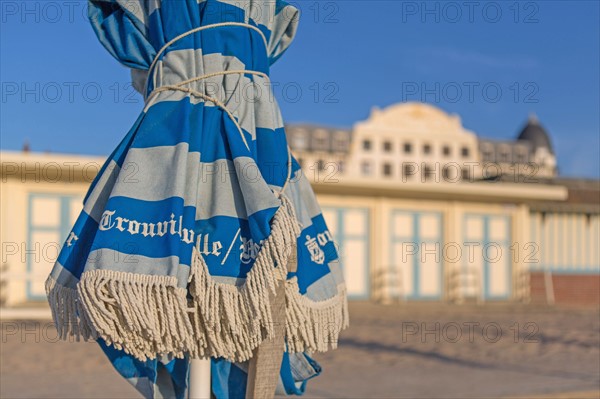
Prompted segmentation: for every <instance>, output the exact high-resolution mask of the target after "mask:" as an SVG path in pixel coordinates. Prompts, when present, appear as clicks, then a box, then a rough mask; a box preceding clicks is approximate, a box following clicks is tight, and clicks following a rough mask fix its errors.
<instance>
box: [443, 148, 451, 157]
mask: <svg viewBox="0 0 600 399" xmlns="http://www.w3.org/2000/svg"><path fill="white" fill-rule="evenodd" d="M442 154H444V156H446V157H448V156H450V146H448V145H445V146H444V147H442Z"/></svg>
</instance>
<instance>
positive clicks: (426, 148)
mask: <svg viewBox="0 0 600 399" xmlns="http://www.w3.org/2000/svg"><path fill="white" fill-rule="evenodd" d="M423 154H431V145H430V144H425V145H424V146H423Z"/></svg>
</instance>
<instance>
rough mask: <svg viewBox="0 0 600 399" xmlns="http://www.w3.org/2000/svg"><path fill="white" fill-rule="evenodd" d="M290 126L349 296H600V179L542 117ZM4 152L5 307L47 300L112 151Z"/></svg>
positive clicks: (400, 111) (402, 117)
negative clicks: (517, 127) (557, 141)
mask: <svg viewBox="0 0 600 399" xmlns="http://www.w3.org/2000/svg"><path fill="white" fill-rule="evenodd" d="M286 133H287V135H288V141H289V143H290V146H291V147H292V150H293V152H294V154H295V156H296V158H297V159H298V160H299V162H300V163H301V164H302V167H303V171H304V173H305V174H306V175H307V177H308V178H309V180H310V181H311V182H312V185H313V188H314V190H315V192H316V193H317V195H318V199H319V202H320V204H321V207H322V208H323V213H324V216H325V219H326V221H327V223H328V227H329V229H330V232H331V234H332V236H333V237H334V239H335V241H336V243H337V245H338V250H339V252H340V255H341V260H342V266H343V270H344V273H345V278H346V282H347V286H348V290H349V295H350V298H352V299H356V300H370V299H375V300H381V301H385V302H394V301H455V302H462V301H469V300H474V301H479V302H484V301H521V302H528V301H531V300H534V301H536V300H542V301H545V302H563V301H564V302H569V301H571V300H573V299H574V298H575V302H577V303H589V302H592V303H593V301H595V300H596V301H597V299H595V298H597V296H598V295H600V294H599V293H598V291H599V290H598V289H595V291H594V287H595V285H594V284H596V281H597V282H599V283H600V253H599V251H598V243H599V242H600V206H599V205H598V204H599V203H600V182H599V181H597V180H592V181H590V180H587V181H586V180H574V179H561V178H559V177H557V176H556V158H555V155H554V150H553V148H552V146H551V143H550V140H549V137H548V135H547V133H546V132H545V130H543V128H541V125H539V122H538V121H537V120H533V119H530V121H529V122H528V123H527V125H526V126H525V127H524V129H523V131H522V132H521V133H520V134H519V136H518V138H517V139H516V140H513V141H510V140H507V141H493V140H486V139H483V138H479V137H477V135H476V134H475V133H474V132H471V131H469V130H467V129H464V128H463V127H462V125H461V122H460V118H459V117H458V116H456V115H448V114H446V113H445V112H444V111H442V110H440V109H437V108H435V107H432V106H430V105H426V104H415V103H408V104H399V105H395V106H392V107H389V108H387V109H384V110H374V111H373V112H372V114H371V116H370V117H369V118H368V119H367V120H366V121H361V122H357V123H356V124H355V126H354V127H353V128H352V129H350V130H345V129H332V128H327V127H321V126H312V125H294V126H287V127H286ZM506 154H508V155H506ZM1 158H2V159H1V163H2V180H1V189H2V190H1V207H0V218H1V222H0V235H1V236H2V239H1V241H2V268H1V269H0V282H1V284H2V286H1V298H0V299H1V304H2V307H3V308H5V309H6V308H7V307H14V306H21V305H23V304H30V303H35V302H36V301H37V302H40V303H41V302H43V301H44V300H45V293H44V286H43V282H44V279H45V276H46V275H47V274H48V272H49V271H50V268H51V266H52V264H53V263H54V261H55V260H56V256H57V255H58V252H59V249H60V246H61V245H65V243H66V241H65V240H67V238H68V237H67V234H68V232H69V231H70V229H71V227H72V225H73V223H74V221H75V218H76V217H77V215H78V214H79V212H80V210H81V208H82V199H83V197H84V195H85V193H86V191H87V189H88V187H89V184H90V183H91V181H92V180H93V178H94V177H95V175H96V173H97V172H98V170H99V169H100V167H101V165H102V164H103V162H104V158H103V157H86V156H74V155H64V154H41V153H31V152H10V151H2V152H1ZM496 161H497V162H496ZM531 168H533V169H531ZM534 169H535V170H536V171H537V173H536V174H532V173H531V170H534ZM517 171H518V172H517ZM597 285H598V284H596V286H597ZM582 292H584V293H585V294H581V293H582Z"/></svg>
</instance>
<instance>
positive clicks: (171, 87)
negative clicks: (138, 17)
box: [144, 22, 292, 195]
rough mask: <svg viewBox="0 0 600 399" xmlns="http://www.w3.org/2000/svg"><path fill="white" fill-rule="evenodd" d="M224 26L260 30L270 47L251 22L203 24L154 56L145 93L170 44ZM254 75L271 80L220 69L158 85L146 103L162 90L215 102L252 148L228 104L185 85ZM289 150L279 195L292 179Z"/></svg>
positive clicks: (153, 80)
mask: <svg viewBox="0 0 600 399" xmlns="http://www.w3.org/2000/svg"><path fill="white" fill-rule="evenodd" d="M224 26H241V27H246V28H250V29H253V30H254V31H256V32H258V33H259V34H260V35H261V37H262V39H263V41H264V42H265V47H268V42H267V38H266V37H265V35H264V33H263V32H262V31H261V30H260V29H259V28H257V27H256V26H253V25H250V24H245V23H241V22H222V23H218V24H211V25H205V26H201V27H198V28H194V29H191V30H189V31H187V32H184V33H182V34H181V35H179V36H176V37H175V38H173V39H172V40H170V41H168V42H167V43H166V44H165V45H164V46H163V47H162V48H161V49H160V50H159V51H158V52H157V53H156V56H155V57H154V60H153V61H152V64H150V68H148V78H147V79H146V85H145V89H144V93H147V92H148V85H149V82H150V77H152V83H153V84H156V81H155V74H154V73H152V72H153V69H154V67H155V66H156V64H157V63H158V60H159V59H160V57H161V55H162V54H163V53H164V52H165V51H166V50H167V48H169V47H170V46H172V45H173V44H174V43H176V42H177V41H179V40H181V39H183V38H184V37H187V36H189V35H192V34H194V33H196V32H200V31H203V30H207V29H212V28H219V27H224ZM245 74H248V75H254V76H260V77H262V78H264V79H266V80H270V79H269V75H267V74H266V73H264V72H259V71H252V70H248V69H239V70H231V71H219V72H213V73H208V74H204V75H200V76H197V77H194V78H191V79H187V80H184V81H182V82H179V83H177V84H175V85H165V86H161V87H158V88H156V89H154V90H153V91H152V93H150V95H149V96H148V97H147V98H146V104H148V103H150V101H151V100H152V99H153V98H154V97H155V96H156V95H157V94H158V93H161V92H165V91H181V92H184V93H187V94H190V95H193V96H194V97H198V98H202V99H203V100H204V101H209V102H212V103H213V104H215V105H216V106H217V107H219V108H221V109H222V110H223V111H224V112H225V113H226V114H227V116H228V117H229V119H231V121H232V122H233V123H234V124H235V126H236V128H237V129H238V132H239V133H240V137H241V138H242V141H243V142H244V145H245V146H246V148H247V149H248V150H250V146H249V145H248V141H247V140H246V137H245V136H244V130H243V129H242V127H241V125H240V124H239V122H238V120H237V119H236V118H235V116H234V115H233V114H232V113H231V111H229V109H228V108H227V106H226V105H225V104H223V102H222V101H221V100H219V99H218V98H215V97H212V96H209V95H207V94H204V93H201V92H199V91H197V90H193V89H190V88H188V87H183V86H185V85H187V84H190V83H194V82H198V81H201V80H204V79H209V78H212V77H215V76H225V75H245ZM287 152H288V162H287V169H288V170H287V176H286V179H285V183H284V185H283V187H282V188H281V191H280V192H279V195H281V194H282V193H283V191H284V190H285V189H286V188H287V185H288V182H289V181H290V178H291V176H292V154H291V149H290V147H289V146H288V147H287Z"/></svg>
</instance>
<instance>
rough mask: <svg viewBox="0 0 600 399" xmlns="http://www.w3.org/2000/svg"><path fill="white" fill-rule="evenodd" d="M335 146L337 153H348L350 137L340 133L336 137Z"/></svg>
mask: <svg viewBox="0 0 600 399" xmlns="http://www.w3.org/2000/svg"><path fill="white" fill-rule="evenodd" d="M333 146H334V148H335V150H336V151H340V152H341V151H346V149H347V148H348V136H347V135H346V134H345V133H343V132H338V133H337V134H336V135H335V136H334V140H333Z"/></svg>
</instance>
